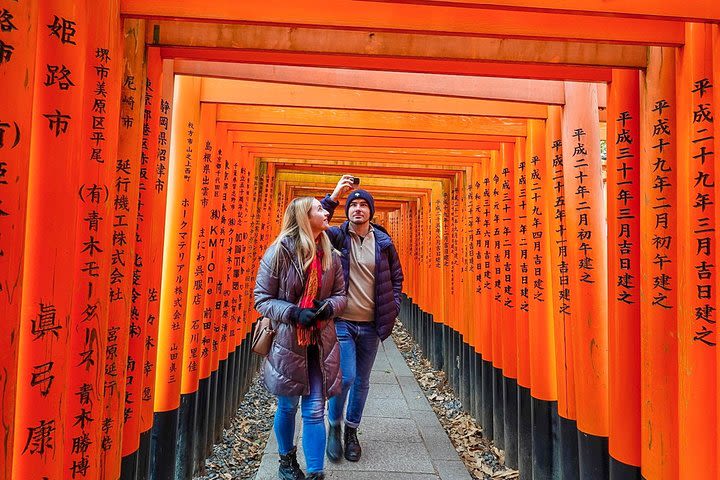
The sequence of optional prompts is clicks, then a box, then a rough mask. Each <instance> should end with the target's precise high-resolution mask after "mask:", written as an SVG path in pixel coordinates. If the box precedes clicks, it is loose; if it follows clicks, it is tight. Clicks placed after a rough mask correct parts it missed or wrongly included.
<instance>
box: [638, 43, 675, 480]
mask: <svg viewBox="0 0 720 480" xmlns="http://www.w3.org/2000/svg"><path fill="white" fill-rule="evenodd" d="M640 86H641V89H640V118H641V130H640V139H641V140H640V142H641V150H640V192H641V194H640V202H641V203H640V208H641V211H642V212H646V214H645V215H641V217H640V222H641V223H640V243H641V245H642V246H643V248H641V250H640V270H641V272H642V276H641V279H640V293H641V304H640V336H641V338H642V341H641V344H640V348H641V350H640V355H641V357H640V358H641V365H642V371H641V382H642V383H641V386H640V388H641V392H642V398H641V412H640V415H641V417H640V418H641V423H640V426H641V432H640V439H641V443H640V445H641V448H642V450H641V452H640V456H641V461H642V468H641V470H642V475H643V476H644V477H645V478H648V479H650V478H652V479H658V480H665V479H667V480H670V479H676V478H678V428H679V427H678V417H677V405H678V403H677V402H678V384H677V378H678V371H677V365H678V363H677V328H678V327H677V308H678V303H677V302H678V299H677V295H678V275H677V271H678V265H677V263H678V262H677V241H678V236H677V233H678V232H677V221H678V219H677V211H676V210H675V206H676V205H677V157H676V148H677V137H676V135H677V130H676V97H675V52H674V50H673V49H670V48H662V47H656V48H650V49H649V56H648V68H647V71H646V72H645V73H644V74H643V73H641V76H640Z"/></svg>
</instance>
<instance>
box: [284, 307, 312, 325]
mask: <svg viewBox="0 0 720 480" xmlns="http://www.w3.org/2000/svg"><path fill="white" fill-rule="evenodd" d="M316 312H317V308H300V307H292V310H291V311H290V318H291V319H292V321H293V323H295V324H296V325H302V326H303V327H305V328H307V327H311V326H312V325H314V324H315V320H316V318H315V313H316Z"/></svg>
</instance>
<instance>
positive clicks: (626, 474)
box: [610, 456, 642, 480]
mask: <svg viewBox="0 0 720 480" xmlns="http://www.w3.org/2000/svg"><path fill="white" fill-rule="evenodd" d="M641 478H642V476H641V475H640V467H636V466H634V465H628V464H627V463H623V462H621V461H620V460H616V459H614V458H613V457H612V456H611V457H610V480H640V479H641Z"/></svg>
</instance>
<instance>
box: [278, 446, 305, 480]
mask: <svg viewBox="0 0 720 480" xmlns="http://www.w3.org/2000/svg"><path fill="white" fill-rule="evenodd" d="M278 477H279V478H280V480H305V474H304V473H303V471H302V470H301V469H300V465H299V464H298V462H297V447H293V449H292V450H290V451H289V452H288V453H287V454H286V455H280V468H279V469H278Z"/></svg>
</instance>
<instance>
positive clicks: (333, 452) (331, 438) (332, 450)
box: [325, 424, 343, 462]
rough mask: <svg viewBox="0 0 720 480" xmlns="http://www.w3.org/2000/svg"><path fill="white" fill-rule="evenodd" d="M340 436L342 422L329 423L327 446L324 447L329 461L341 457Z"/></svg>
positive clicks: (335, 460) (337, 459)
mask: <svg viewBox="0 0 720 480" xmlns="http://www.w3.org/2000/svg"><path fill="white" fill-rule="evenodd" d="M341 437H342V424H339V425H336V426H333V425H330V428H329V429H328V439H327V448H326V449H325V453H327V456H328V458H329V459H330V461H331V462H339V461H340V458H341V457H342V454H343V447H342V438H341Z"/></svg>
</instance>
